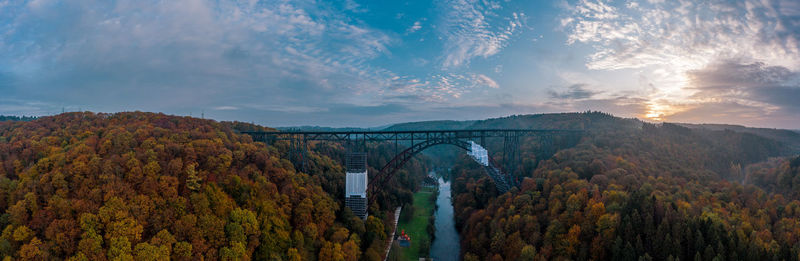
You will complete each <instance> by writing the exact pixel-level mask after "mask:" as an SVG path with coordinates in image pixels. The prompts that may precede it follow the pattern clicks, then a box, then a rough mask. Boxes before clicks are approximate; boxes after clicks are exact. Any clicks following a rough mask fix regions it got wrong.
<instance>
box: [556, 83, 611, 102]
mask: <svg viewBox="0 0 800 261" xmlns="http://www.w3.org/2000/svg"><path fill="white" fill-rule="evenodd" d="M598 93H600V92H596V91H592V90H588V89H586V84H582V83H578V84H573V85H570V86H569V87H567V90H565V91H563V92H556V91H554V90H550V91H548V92H547V94H549V95H550V98H554V99H562V100H580V99H588V98H592V96H594V95H595V94H598Z"/></svg>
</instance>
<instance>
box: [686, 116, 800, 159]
mask: <svg viewBox="0 0 800 261" xmlns="http://www.w3.org/2000/svg"><path fill="white" fill-rule="evenodd" d="M675 124H676V125H679V126H683V127H686V128H690V129H705V130H713V131H726V130H728V131H735V132H744V133H750V134H755V135H758V136H761V137H765V138H770V139H773V140H776V141H780V142H782V143H784V144H786V145H787V146H789V147H790V148H791V149H792V150H793V151H794V153H800V132H798V131H796V130H786V129H771V128H755V127H745V126H741V125H732V124H693V123H675Z"/></svg>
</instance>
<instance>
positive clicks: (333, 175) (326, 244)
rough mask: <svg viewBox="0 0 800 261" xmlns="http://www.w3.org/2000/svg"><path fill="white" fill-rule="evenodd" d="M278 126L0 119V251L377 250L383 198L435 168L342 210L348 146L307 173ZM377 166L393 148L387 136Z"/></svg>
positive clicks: (286, 254)
mask: <svg viewBox="0 0 800 261" xmlns="http://www.w3.org/2000/svg"><path fill="white" fill-rule="evenodd" d="M237 130H269V129H267V128H264V127H260V126H256V125H252V124H246V123H241V122H215V121H212V120H204V119H198V118H191V117H179V116H169V115H164V114H157V113H144V112H125V113H113V114H107V113H91V112H75V113H65V114H60V115H56V116H49V117H41V118H38V119H32V120H30V121H5V122H0V228H1V231H2V232H1V233H0V259H2V260H58V259H67V260H172V259H174V260H202V259H207V260H248V259H255V260H380V259H381V258H382V255H383V251H384V247H385V244H384V242H385V239H386V235H387V232H388V229H390V228H389V226H388V225H387V224H388V222H389V221H388V219H387V218H386V214H385V213H384V212H386V211H388V206H395V205H398V204H404V203H408V202H410V201H411V195H412V190H414V189H415V186H416V184H419V183H420V180H421V178H422V177H423V176H422V175H411V174H409V173H427V169H426V168H427V167H426V166H427V165H426V163H425V162H424V161H420V160H414V161H412V162H410V163H409V164H408V167H407V168H406V170H404V171H401V172H400V173H398V175H396V176H395V179H394V182H392V183H390V185H389V187H387V188H385V189H384V190H383V193H382V194H381V195H379V196H378V200H377V201H376V202H372V204H371V206H370V208H371V209H370V210H371V216H370V217H369V218H368V219H367V220H361V219H359V218H357V217H355V216H354V215H353V214H352V212H350V211H349V209H346V208H343V205H344V204H343V199H344V192H343V187H344V171H343V170H342V166H341V165H340V164H339V162H341V160H340V159H341V157H343V155H344V150H343V148H342V146H341V145H337V144H326V143H317V144H312V145H311V146H312V147H313V149H312V150H311V152H310V153H309V159H308V166H307V169H306V170H305V172H301V171H299V170H298V169H297V168H296V167H297V165H296V164H295V163H294V162H292V161H291V158H290V157H289V155H288V152H287V151H288V150H289V148H288V146H289V145H288V144H285V143H276V144H272V145H267V144H264V143H261V142H254V141H253V140H252V139H251V138H250V136H247V135H243V134H238V131H237ZM374 146H375V147H374V148H370V149H371V150H374V151H378V153H376V154H375V155H371V158H370V162H369V164H370V167H372V168H373V169H371V172H375V171H374V166H379V164H381V163H385V162H386V161H388V160H389V159H390V158H387V157H389V156H391V155H390V153H389V151H390V150H389V149H388V148H386V149H383V148H382V147H381V145H380V144H377V145H374Z"/></svg>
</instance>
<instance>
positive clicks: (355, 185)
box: [344, 152, 369, 220]
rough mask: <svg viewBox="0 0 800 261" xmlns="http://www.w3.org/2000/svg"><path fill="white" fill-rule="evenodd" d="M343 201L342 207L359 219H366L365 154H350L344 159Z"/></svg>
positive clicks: (366, 183)
mask: <svg viewBox="0 0 800 261" xmlns="http://www.w3.org/2000/svg"><path fill="white" fill-rule="evenodd" d="M345 161H346V162H345V167H346V168H347V171H346V179H345V199H344V205H345V206H346V207H348V208H350V210H351V211H353V214H355V215H356V216H358V217H360V218H361V219H364V220H366V219H367V215H368V214H367V206H368V205H369V204H368V202H367V201H368V200H367V186H368V184H369V182H368V180H367V177H368V175H367V153H366V152H350V153H347V158H346V159H345Z"/></svg>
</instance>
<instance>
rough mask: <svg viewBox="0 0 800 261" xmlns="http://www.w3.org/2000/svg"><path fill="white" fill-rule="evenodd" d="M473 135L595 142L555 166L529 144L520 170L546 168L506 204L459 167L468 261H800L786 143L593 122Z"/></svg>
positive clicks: (548, 118) (570, 151)
mask: <svg viewBox="0 0 800 261" xmlns="http://www.w3.org/2000/svg"><path fill="white" fill-rule="evenodd" d="M473 126H476V127H477V126H481V127H495V128H502V127H516V128H526V127H534V128H548V127H550V128H570V127H577V128H581V129H586V130H588V132H587V133H586V135H585V136H584V138H583V139H582V141H581V142H580V143H579V144H578V145H577V146H575V147H572V148H566V149H563V150H560V151H558V152H557V153H556V154H555V155H554V156H553V157H552V158H549V159H546V160H543V159H535V158H534V157H535V150H536V149H537V147H538V145H537V144H536V142H535V141H534V140H526V141H525V142H523V144H522V145H521V146H522V155H523V161H527V162H529V163H533V162H539V160H542V161H541V162H540V163H539V164H538V165H537V164H523V165H522V169H521V170H520V172H517V173H515V175H517V176H519V177H520V178H521V180H522V183H521V186H520V187H519V188H518V189H514V190H513V191H511V192H509V193H506V194H503V195H498V193H497V192H496V191H495V189H494V186H493V185H492V184H491V181H490V180H488V178H486V177H485V175H484V174H483V173H482V172H480V170H479V168H477V166H475V164H474V163H473V162H471V161H470V160H469V159H468V158H466V157H461V158H460V161H458V162H457V163H456V167H454V173H453V174H454V175H455V176H456V177H457V178H456V180H455V183H454V185H453V198H454V203H455V210H456V219H457V224H458V226H459V229H460V231H461V238H462V257H463V258H464V259H465V260H798V259H800V242H798V240H799V239H800V201H798V199H800V198H798V196H799V195H798V193H797V192H796V188H798V187H797V186H798V184H800V168H799V167H798V166H800V158H796V157H794V156H791V155H792V153H793V151H792V149H791V147H790V146H787V145H786V144H785V143H783V142H779V141H776V140H773V139H770V138H767V137H763V136H760V135H757V134H753V133H751V132H740V131H734V130H710V129H702V128H696V129H690V128H686V127H682V126H679V125H676V124H669V123H664V124H650V123H644V122H640V121H638V120H633V119H621V118H616V117H613V116H611V115H608V114H603V113H592V112H590V113H575V114H558V115H524V116H513V117H507V118H500V119H491V120H486V121H478V122H476V123H475V125H473ZM490 146H499V145H498V144H494V145H491V144H490ZM490 151H491V149H490ZM496 156H498V157H499V156H500V155H496ZM765 161H766V162H765Z"/></svg>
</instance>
